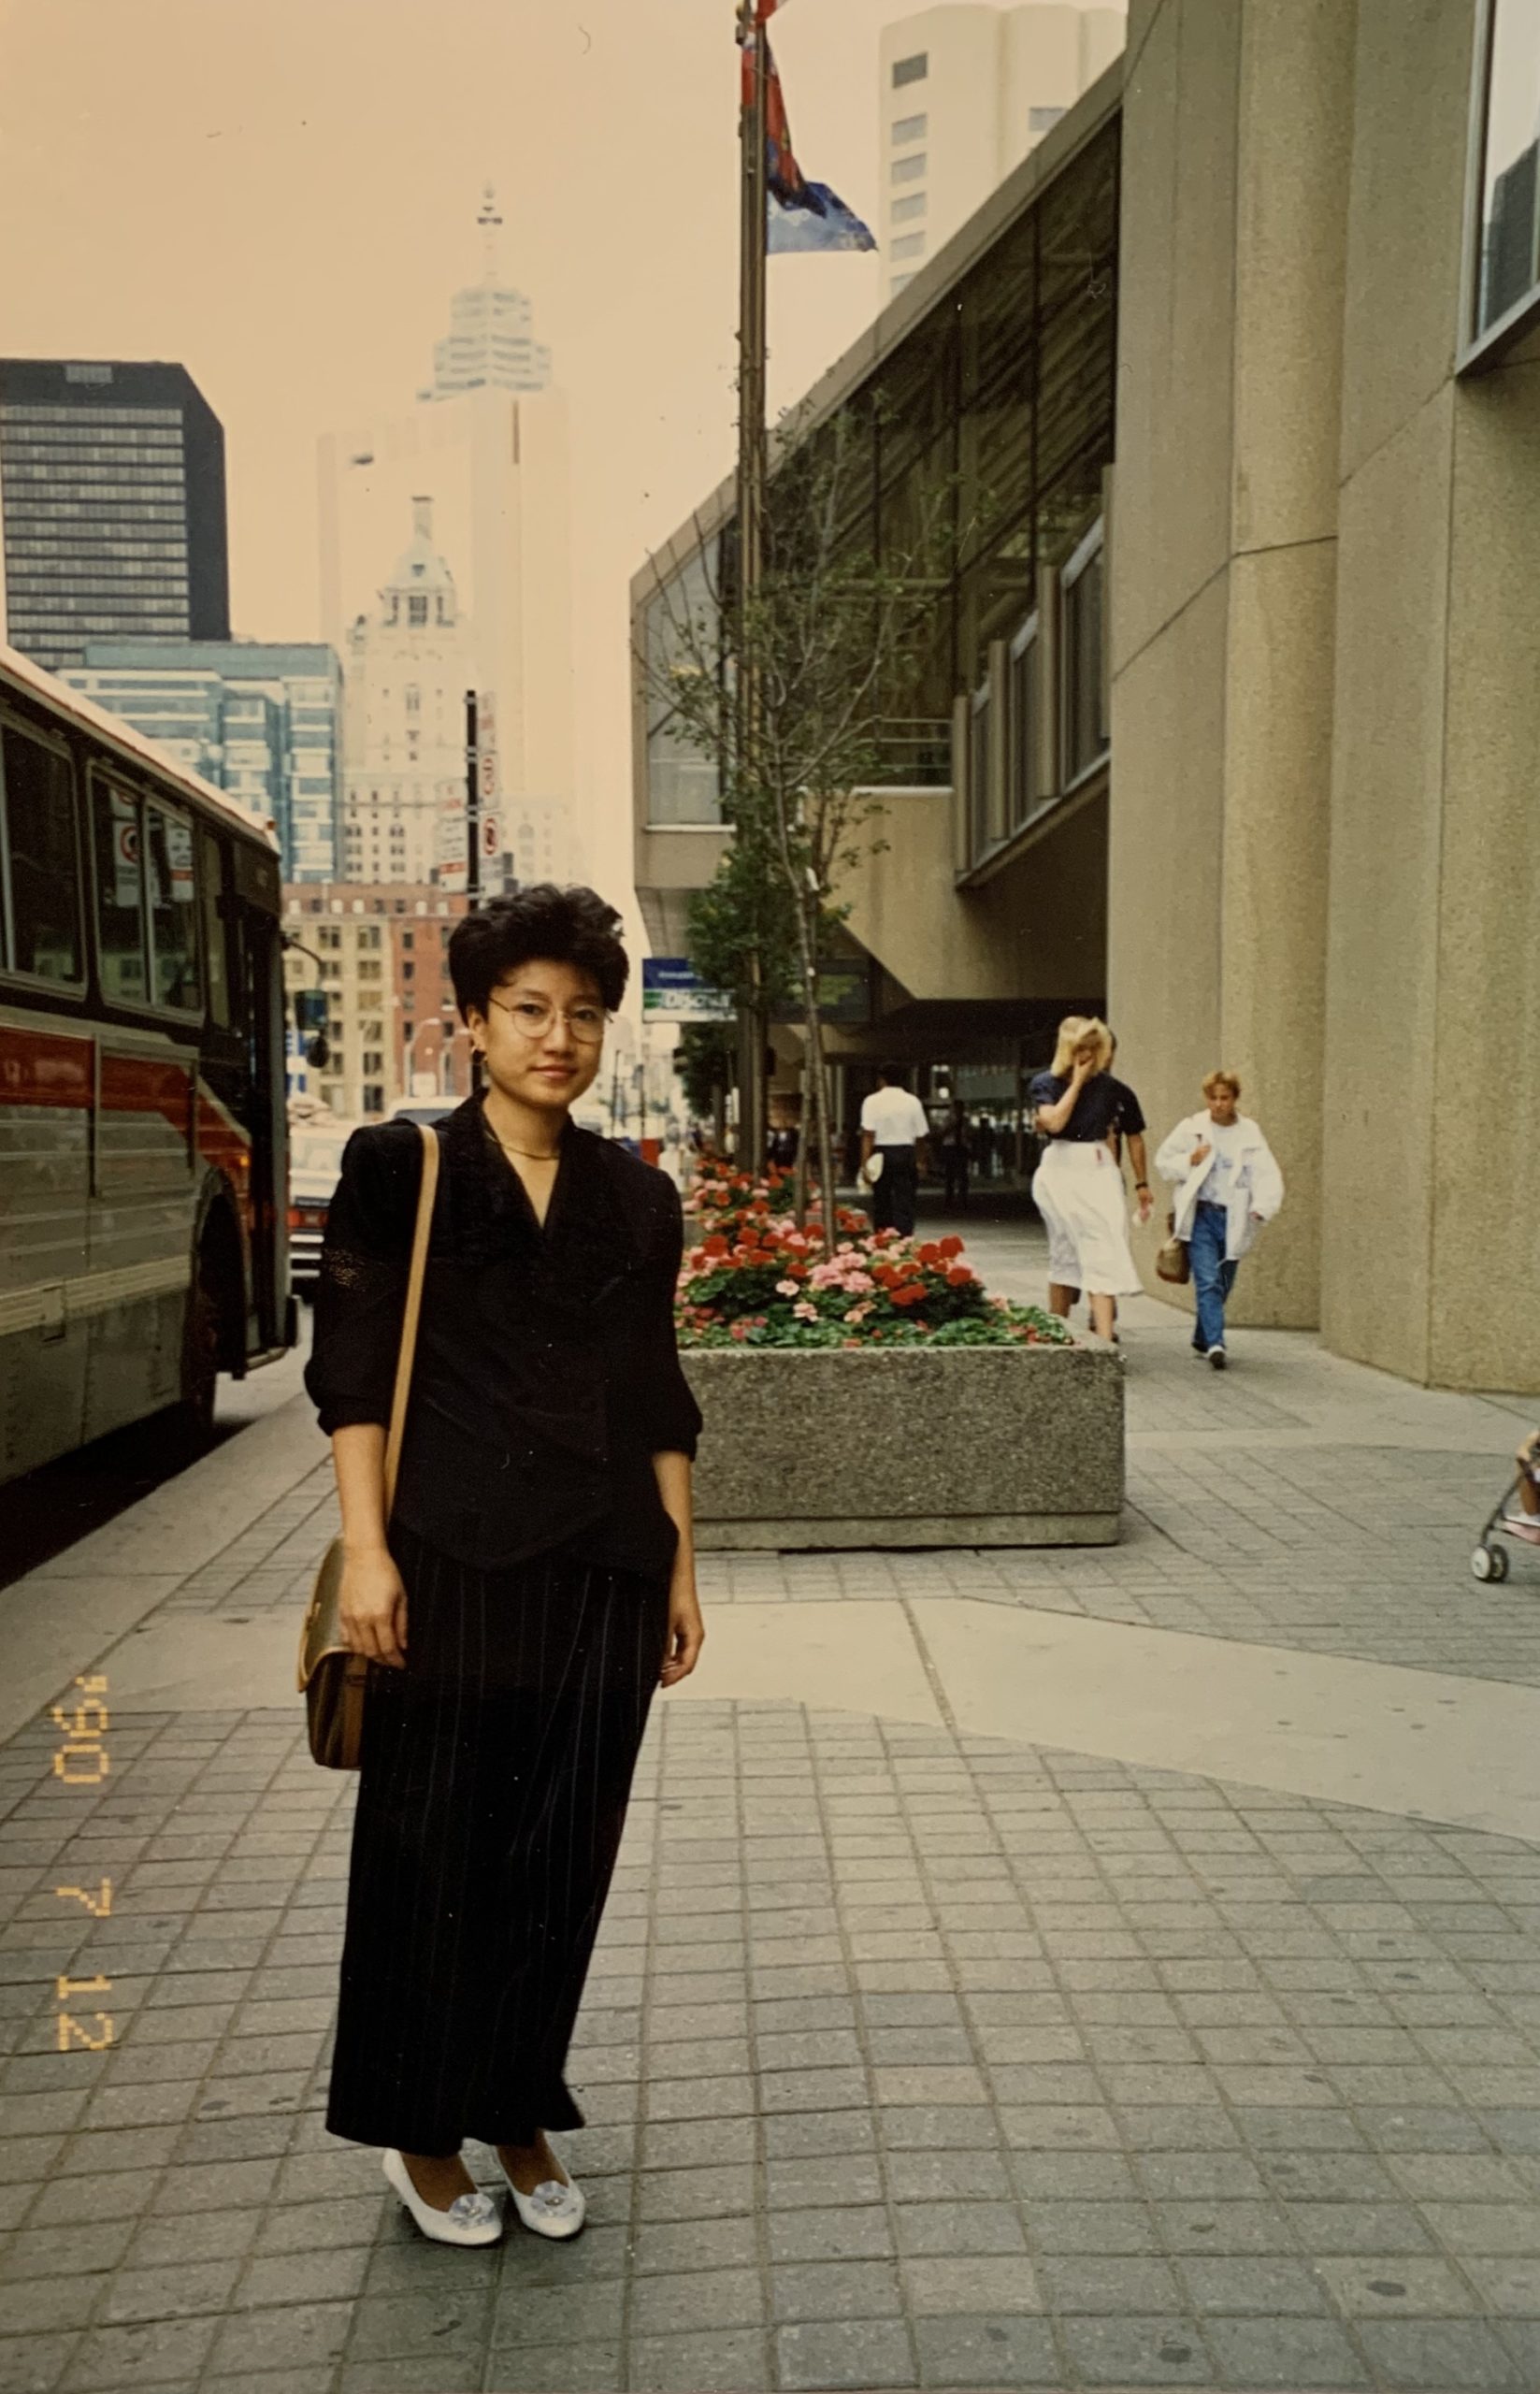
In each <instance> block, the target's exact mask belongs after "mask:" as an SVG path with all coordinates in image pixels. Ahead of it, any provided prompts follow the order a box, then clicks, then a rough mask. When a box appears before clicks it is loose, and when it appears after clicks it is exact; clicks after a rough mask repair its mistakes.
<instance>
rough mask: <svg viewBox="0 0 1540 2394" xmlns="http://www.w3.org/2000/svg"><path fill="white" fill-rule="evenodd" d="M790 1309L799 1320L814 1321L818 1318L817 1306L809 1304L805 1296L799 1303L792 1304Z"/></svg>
mask: <svg viewBox="0 0 1540 2394" xmlns="http://www.w3.org/2000/svg"><path fill="white" fill-rule="evenodd" d="M791 1310H792V1313H793V1315H794V1316H795V1318H796V1320H799V1321H816V1320H817V1319H818V1308H817V1306H816V1305H809V1303H808V1301H807V1299H806V1297H804V1298H803V1299H802V1302H801V1304H800V1305H793V1306H792V1309H791Z"/></svg>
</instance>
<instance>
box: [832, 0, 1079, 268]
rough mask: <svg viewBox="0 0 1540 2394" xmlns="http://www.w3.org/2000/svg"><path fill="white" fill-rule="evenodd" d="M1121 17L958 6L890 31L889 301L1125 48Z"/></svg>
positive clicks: (885, 88) (886, 66)
mask: <svg viewBox="0 0 1540 2394" xmlns="http://www.w3.org/2000/svg"><path fill="white" fill-rule="evenodd" d="M1123 38H1124V12H1123V9H1122V7H1101V8H1096V7H1087V8H1080V7H1069V6H1064V5H1059V0H1052V4H1051V5H1050V0H1042V5H1035V6H1031V7H1016V8H997V7H986V6H983V5H975V0H955V5H952V6H945V7H935V8H925V9H922V10H921V11H920V12H919V13H918V14H917V15H915V16H913V17H903V18H900V20H899V21H898V22H896V23H894V24H890V25H888V26H886V27H885V30H884V33H883V36H882V49H881V58H882V66H881V78H882V79H881V89H880V95H879V112H880V118H881V127H880V139H881V145H882V147H881V158H882V167H881V171H882V178H883V210H882V226H881V233H880V239H881V243H882V247H883V251H884V253H885V262H886V264H885V274H886V290H885V295H884V296H885V297H891V296H892V295H893V293H894V292H896V291H901V290H902V289H903V287H904V284H905V283H906V282H908V281H911V280H912V278H913V277H914V275H915V274H917V273H918V271H919V269H920V267H922V266H923V265H924V264H925V262H926V260H927V259H928V258H931V257H934V256H935V254H936V252H937V251H938V250H939V249H942V248H943V247H944V245H945V243H946V242H947V241H949V240H950V239H951V238H952V236H953V234H954V233H955V232H956V231H957V227H958V225H959V224H962V223H963V222H964V221H965V220H966V219H967V218H968V217H970V216H971V214H972V213H973V210H974V209H976V208H979V207H981V206H982V205H983V203H984V201H985V200H986V199H987V198H988V196H989V194H990V193H991V192H992V191H993V190H994V189H995V188H996V186H997V184H999V183H1000V182H1001V181H1002V180H1004V178H1005V177H1006V176H1007V175H1008V174H1009V173H1010V171H1011V169H1012V167H1013V166H1018V165H1019V164H1020V162H1021V160H1022V159H1023V158H1025V157H1026V155H1027V153H1028V151H1029V150H1031V149H1034V148H1035V147H1036V145H1037V143H1038V142H1040V141H1041V140H1042V138H1043V135H1044V134H1045V133H1046V132H1047V131H1048V130H1049V128H1050V127H1051V126H1052V125H1055V124H1057V123H1058V120H1059V118H1060V117H1061V116H1062V115H1063V114H1064V112H1065V110H1066V108H1072V107H1073V105H1074V103H1075V101H1076V100H1077V99H1078V98H1079V97H1080V94H1081V93H1082V92H1084V91H1085V90H1086V89H1087V85H1089V84H1091V83H1094V82H1095V80H1096V79H1097V77H1098V76H1099V75H1100V74H1101V72H1102V70H1103V68H1104V67H1106V66H1108V65H1111V63H1112V61H1113V60H1114V59H1115V57H1116V56H1117V53H1118V51H1119V50H1121V49H1122V47H1123Z"/></svg>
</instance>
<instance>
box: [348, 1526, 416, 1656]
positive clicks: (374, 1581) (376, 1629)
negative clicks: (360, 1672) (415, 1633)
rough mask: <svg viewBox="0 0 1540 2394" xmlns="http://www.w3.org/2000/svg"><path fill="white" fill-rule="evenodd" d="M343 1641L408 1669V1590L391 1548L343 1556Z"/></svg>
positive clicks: (364, 1652) (368, 1653) (353, 1647)
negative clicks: (392, 1555)
mask: <svg viewBox="0 0 1540 2394" xmlns="http://www.w3.org/2000/svg"><path fill="white" fill-rule="evenodd" d="M339 1611H340V1616H341V1627H342V1637H343V1642H344V1644H346V1645H347V1646H349V1647H350V1648H351V1649H352V1650H353V1652H354V1653H355V1654H367V1655H368V1656H370V1658H371V1659H372V1660H373V1661H374V1662H377V1663H388V1664H390V1665H391V1666H392V1667H393V1668H394V1669H396V1670H404V1669H405V1668H406V1661H407V1656H406V1643H407V1592H406V1588H405V1586H404V1584H403V1582H402V1579H401V1574H400V1573H399V1571H398V1570H397V1569H396V1565H395V1562H394V1561H393V1559H392V1557H391V1552H390V1550H389V1548H388V1547H383V1546H381V1547H378V1548H371V1549H370V1550H368V1551H367V1553H363V1554H350V1553H348V1552H347V1551H346V1550H344V1551H343V1556H342V1594H341V1597H340V1602H339Z"/></svg>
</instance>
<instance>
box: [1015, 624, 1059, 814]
mask: <svg viewBox="0 0 1540 2394" xmlns="http://www.w3.org/2000/svg"><path fill="white" fill-rule="evenodd" d="M1029 652H1030V655H1029ZM1024 657H1028V658H1029V661H1028V664H1027V667H1026V673H1027V676H1028V678H1029V683H1030V685H1031V687H1032V688H1033V689H1034V690H1035V692H1036V698H1037V703H1036V707H1035V709H1033V710H1031V711H1030V712H1029V719H1028V722H1027V725H1026V729H1027V732H1028V737H1027V739H1026V740H1025V743H1024V742H1023V737H1022V734H1023V723H1022V720H1021V710H1020V709H1019V708H1018V706H1017V703H1016V695H1015V694H1016V683H1017V675H1018V673H1019V672H1020V671H1021V669H1022V659H1023V658H1024ZM1023 747H1025V752H1026V757H1027V760H1028V762H1029V774H1028V776H1027V779H1028V780H1029V784H1030V788H1031V802H1030V804H1029V806H1028V808H1027V810H1026V812H1025V813H1024V814H1023V815H1020V816H1019V817H1018V816H1017V815H1016V811H1015V801H1016V760H1017V757H1018V755H1019V754H1020V753H1021V752H1022V749H1023ZM1042 750H1043V617H1042V611H1041V609H1039V608H1037V607H1034V608H1033V609H1032V611H1031V613H1030V614H1029V615H1024V616H1023V617H1022V620H1021V622H1020V623H1019V624H1018V625H1017V626H1016V628H1015V631H1014V632H1013V633H1012V635H1011V642H1010V646H1009V648H1008V649H1007V651H1006V660H1005V815H1006V820H1007V822H1008V824H1009V826H1010V829H1009V831H1008V833H1007V837H1008V838H1011V839H1015V837H1016V835H1017V834H1018V832H1021V831H1025V830H1027V829H1029V826H1030V825H1031V824H1033V823H1035V822H1036V821H1037V819H1038V817H1039V815H1043V814H1044V813H1045V812H1046V811H1047V809H1048V808H1049V807H1050V806H1052V805H1053V803H1054V800H1055V798H1056V796H1057V792H1055V791H1053V790H1047V791H1044V790H1042V789H1040V788H1039V787H1038V782H1039V778H1040V768H1041V765H1042V761H1043V758H1042Z"/></svg>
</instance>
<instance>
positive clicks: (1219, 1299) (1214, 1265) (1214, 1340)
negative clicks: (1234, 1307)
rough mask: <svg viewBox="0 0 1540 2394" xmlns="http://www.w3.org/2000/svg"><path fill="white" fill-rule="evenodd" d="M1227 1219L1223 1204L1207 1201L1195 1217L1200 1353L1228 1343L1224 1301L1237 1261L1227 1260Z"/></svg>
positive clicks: (1192, 1243)
mask: <svg viewBox="0 0 1540 2394" xmlns="http://www.w3.org/2000/svg"><path fill="white" fill-rule="evenodd" d="M1228 1221H1229V1216H1228V1215H1227V1213H1226V1211H1225V1208H1224V1207H1223V1205H1210V1204H1206V1203H1200V1204H1199V1206H1198V1210H1197V1212H1196V1213H1195V1214H1194V1215H1193V1218H1192V1234H1191V1236H1190V1237H1189V1239H1188V1241H1187V1253H1188V1255H1189V1256H1190V1257H1191V1258H1192V1288H1193V1294H1194V1295H1195V1296H1196V1298H1197V1300H1198V1320H1197V1323H1196V1325H1195V1327H1194V1329H1193V1334H1192V1343H1193V1345H1194V1346H1195V1347H1196V1348H1197V1349H1198V1352H1199V1353H1200V1355H1206V1354H1207V1352H1208V1350H1209V1348H1211V1347H1222V1346H1223V1345H1224V1343H1225V1300H1226V1298H1227V1297H1228V1296H1229V1294H1230V1292H1231V1289H1232V1288H1233V1287H1234V1286H1235V1271H1236V1266H1235V1264H1234V1263H1233V1262H1226V1260H1225V1232H1226V1228H1227V1225H1228Z"/></svg>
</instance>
